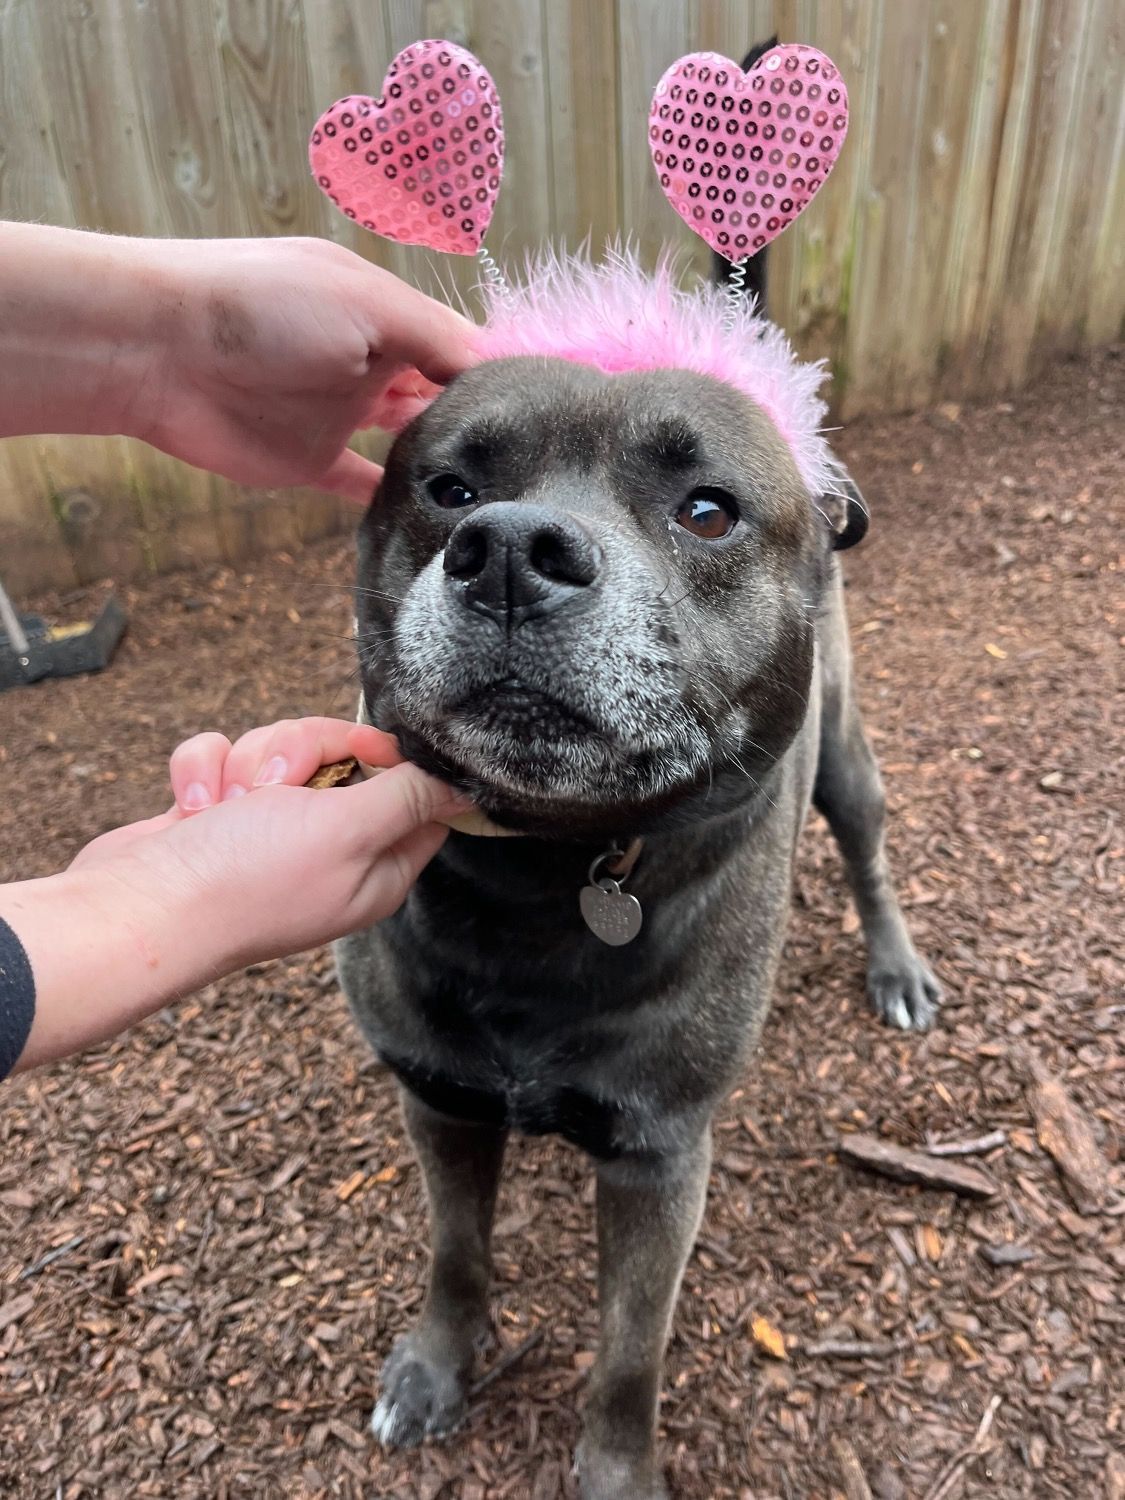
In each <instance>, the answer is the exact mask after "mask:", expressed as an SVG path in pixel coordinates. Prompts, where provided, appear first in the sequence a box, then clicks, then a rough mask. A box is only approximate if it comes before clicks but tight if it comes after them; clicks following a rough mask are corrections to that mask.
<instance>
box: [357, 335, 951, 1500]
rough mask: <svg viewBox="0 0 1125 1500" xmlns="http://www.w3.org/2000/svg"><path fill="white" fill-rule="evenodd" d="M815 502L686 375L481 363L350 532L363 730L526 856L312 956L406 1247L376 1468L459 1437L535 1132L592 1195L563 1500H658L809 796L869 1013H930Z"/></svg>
mask: <svg viewBox="0 0 1125 1500" xmlns="http://www.w3.org/2000/svg"><path fill="white" fill-rule="evenodd" d="M840 491H841V492H840V493H839V494H831V495H813V496H811V495H810V494H809V491H808V489H807V487H806V485H805V483H804V482H803V481H802V479H801V477H800V473H799V472H798V468H797V466H796V462H795V459H794V457H793V454H792V453H791V451H790V449H789V447H788V446H787V444H786V442H785V441H783V439H782V437H781V435H780V434H779V431H778V429H777V427H776V426H775V425H774V424H773V423H772V422H771V421H770V420H769V419H768V418H767V416H766V415H765V413H764V412H763V411H762V410H761V409H759V408H758V407H757V406H755V405H754V404H753V403H752V402H751V401H750V400H748V399H747V398H746V397H745V396H744V395H742V394H741V393H740V392H738V391H736V390H735V389H733V388H732V387H731V386H729V385H726V384H724V383H722V382H721V381H719V380H716V379H714V378H712V377H710V376H707V375H703V374H698V373H692V372H689V371H686V370H663V369H661V370H641V371H633V372H630V373H619V374H612V375H607V374H602V373H601V372H600V371H599V370H597V369H594V368H591V367H589V366H585V365H582V364H578V363H570V362H567V361H564V360H561V359H552V358H540V357H530V356H519V357H512V358H500V359H495V360H490V361H488V362H486V363H482V364H480V365H478V366H476V367H475V368H473V369H471V370H469V371H467V372H466V373H465V374H462V375H460V376H458V377H457V379H455V380H454V381H453V382H452V383H451V384H450V385H449V386H448V387H447V389H446V390H445V391H444V392H443V393H442V394H441V395H440V396H439V397H438V399H437V400H436V401H434V403H433V404H432V405H431V406H430V407H429V408H428V409H427V410H426V411H425V412H423V413H422V415H421V416H419V417H418V418H417V419H416V420H415V421H414V422H413V423H412V424H411V425H410V426H409V427H407V428H406V429H405V431H403V432H402V433H401V435H400V436H399V437H398V438H397V439H396V441H395V443H394V445H393V447H392V449H391V452H390V454H389V456H388V460H387V465H386V472H385V478H384V481H383V485H382V488H381V491H380V493H379V496H378V500H377V503H375V504H373V505H372V507H371V508H370V509H369V510H368V512H367V514H366V516H365V518H364V520H363V522H362V524H361V528H360V536H359V571H358V589H357V595H356V598H357V635H358V643H359V654H360V669H361V680H362V693H363V711H364V716H365V717H366V718H367V719H368V720H369V721H370V722H371V723H374V724H376V725H378V726H379V727H380V728H382V729H385V730H387V731H390V732H391V733H393V734H395V735H396V736H397V737H398V739H399V742H400V744H401V746H402V748H403V751H404V753H405V754H406V755H407V757H408V758H409V759H411V760H413V761H415V762H416V763H417V764H419V765H420V766H422V767H423V768H424V769H426V770H428V771H430V772H432V773H434V774H436V775H438V776H440V777H442V778H444V779H445V780H446V781H448V782H450V783H451V784H452V785H454V786H456V787H458V788H460V789H462V790H463V791H465V792H467V793H468V794H470V796H471V797H472V798H473V800H474V802H475V803H476V805H477V806H478V807H479V808H480V809H481V810H482V811H483V812H484V813H485V814H486V815H487V817H488V818H489V819H490V820H491V821H492V823H493V824H494V825H496V826H497V827H499V828H502V829H504V830H507V831H509V832H517V833H519V834H521V835H523V836H522V837H510V838H499V837H493V838H489V837H469V836H465V835H462V834H459V833H452V834H451V835H450V837H449V839H448V841H447V843H446V844H445V846H444V847H443V849H442V850H441V852H440V853H439V854H438V856H437V857H436V858H435V859H434V860H433V862H432V863H431V864H430V865H429V866H428V867H427V869H426V870H425V871H424V873H423V874H422V876H421V878H420V879H419V880H418V882H417V885H416V886H415V888H414V889H413V891H412V892H411V894H410V896H409V898H408V899H407V901H406V903H405V905H404V906H403V907H402V909H401V910H400V911H399V912H398V914H397V915H396V916H394V917H393V918H392V919H390V920H389V921H386V922H384V923H382V924H381V925H380V926H379V927H377V928H374V929H372V930H371V931H368V932H363V933H358V934H356V935H354V936H352V937H350V938H347V939H345V940H344V941H343V942H342V943H341V944H340V945H339V947H338V950H337V962H338V968H339V973H340V977H341V981H342V983H343V986H344V989H345V992H346V994H347V996H348V998H349V1002H350V1004H351V1006H352V1008H353V1010H354V1013H355V1015H356V1017H357V1019H358V1021H359V1024H360V1026H361V1028H362V1030H363V1032H364V1033H365V1035H366V1036H367V1038H368V1039H369V1040H370V1042H371V1044H372V1045H373V1047H374V1048H375V1049H376V1051H377V1052H378V1054H379V1055H380V1057H381V1058H382V1059H383V1060H384V1061H385V1062H386V1064H387V1065H388V1066H389V1067H390V1068H391V1069H392V1070H393V1072H394V1073H395V1074H396V1075H397V1076H398V1079H399V1080H400V1082H401V1085H402V1098H403V1106H404V1112H405V1117H406V1122H407V1125H408V1128H409V1133H410V1136H411V1139H412V1141H413V1144H414V1147H415V1149H416V1152H417V1155H418V1159H419V1161H420V1163H421V1166H422V1170H423V1174H424V1177H425V1183H426V1188H427V1195H428V1201H429V1210H430V1219H431V1233H432V1243H433V1261H432V1267H431V1273H430V1280H429V1287H428V1291H427V1295H426V1299H425V1303H424V1307H423V1310H422V1313H421V1317H420V1319H419V1321H418V1323H417V1325H416V1326H415V1327H414V1329H413V1331H411V1332H410V1333H408V1334H406V1335H405V1336H404V1337H403V1338H401V1339H400V1340H399V1341H398V1343H397V1344H396V1345H395V1347H394V1349H393V1351H392V1352H391V1354H390V1357H389V1359H388V1361H387V1364H386V1366H385V1368H384V1371H383V1378H382V1394H381V1396H380V1398H379V1401H378V1404H377V1406H376V1408H375V1411H374V1415H373V1418H372V1426H373V1430H374V1432H375V1434H376V1435H377V1437H378V1438H380V1439H381V1440H382V1441H383V1442H384V1443H386V1444H388V1445H398V1444H409V1443H414V1442H417V1441H419V1440H421V1439H422V1438H423V1437H425V1436H427V1435H440V1434H442V1433H445V1432H448V1431H450V1430H451V1429H453V1428H454V1427H455V1426H456V1425H457V1423H458V1421H459V1420H460V1419H461V1418H462V1416H463V1415H464V1412H465V1409H466V1392H467V1388H468V1383H469V1378H470V1371H471V1367H472V1363H473V1359H474V1351H475V1349H476V1347H477V1345H478V1342H479V1340H480V1339H481V1337H482V1336H483V1335H484V1334H485V1332H486V1328H487V1323H488V1287H489V1234H490V1226H491V1221H492V1215H493V1208H494V1204H495V1200H496V1192H497V1184H498V1181H499V1178H500V1173H501V1167H502V1163H503V1157H504V1147H505V1140H506V1137H507V1134H508V1132H509V1131H511V1130H517V1131H522V1132H525V1133H528V1134H544V1133H552V1134H557V1135H561V1136H562V1137H564V1138H565V1139H566V1140H567V1141H569V1142H572V1143H573V1144H574V1145H576V1146H578V1147H579V1148H580V1149H581V1150H583V1151H584V1152H586V1153H587V1154H588V1155H589V1157H590V1158H591V1159H592V1161H593V1164H594V1169H595V1171H596V1174H597V1215H598V1246H599V1272H598V1274H599V1301H600V1310H601V1337H600V1348H599V1351H598V1355H597V1360H596V1363H595V1365H594V1366H593V1369H592V1372H591V1376H590V1381H589V1391H588V1397H587V1401H586V1407H585V1415H584V1425H583V1432H582V1437H581V1442H580V1444H579V1448H578V1455H577V1464H578V1471H579V1474H580V1483H581V1489H582V1495H583V1497H584V1500H658V1497H665V1496H667V1494H668V1490H667V1488H666V1485H665V1481H664V1478H663V1476H662V1473H661V1468H660V1463H659V1459H658V1453H657V1445H656V1423H657V1403H658V1397H659V1390H660V1384H661V1374H662V1364H663V1357H664V1349H665V1343H666V1341H667V1338H668V1333H669V1326H670V1322H671V1318H672V1312H673V1307H674V1304H675V1301H676V1297H677V1294H678V1290H679V1285H680V1280H681V1276H682V1273H683V1270H684V1265H685V1262H686V1260H687V1257H688V1255H689V1253H690V1250H691V1247H692V1243H693V1240H694V1238H695V1235H696V1231H697V1229H698V1226H699V1222H700V1217H701V1214H702V1212H703V1204H704V1197H705V1194H706V1188H707V1181H708V1174H709V1167H710V1154H711V1152H710V1125H711V1118H712V1114H713V1112H714V1110H715V1108H716V1105H717V1103H718V1102H719V1101H720V1100H721V1099H722V1098H723V1097H724V1095H725V1094H726V1093H727V1092H728V1091H729V1090H730V1089H731V1088H732V1086H734V1085H735V1083H736V1082H737V1081H738V1080H739V1079H740V1078H741V1076H742V1074H743V1069H744V1067H745V1065H746V1063H747V1060H748V1058H749V1055H750V1053H751V1051H752V1050H753V1048H754V1046H755V1044H756V1042H757V1039H758V1036H759V1033H760V1031H761V1027H762V1024H763V1022H764V1020H765V1017H766V1013H767V1011H768V1008H769V1003H770V996H771V992H772V990H773V986H774V980H775V975H776V970H777V965H778V958H779V954H780V952H781V947H782V939H783V935H784V931H785V925H786V919H787V913H788V908H789V904H790V887H791V882H792V874H793V862H794V852H795V850H796V847H797V841H798V837H799V835H800V832H801V828H802V825H803V823H804V821H805V818H806V815H807V812H808V809H809V806H810V804H815V806H816V807H817V808H818V809H819V810H820V811H821V812H822V813H823V814H824V815H825V817H826V818H827V820H828V822H829V824H830V825H831V828H832V830H833V832H834V834H835V836H836V838H837V840H838V842H839V845H840V848H841V850H842V853H843V857H844V860H845V863H846V866H847V872H848V875H849V878H850V882H851V886H852V889H853V891H854V894H855V899H856V903H857V906H858V910H859V914H860V917H861V919H862V924H863V931H864V935H865V938H866V943H867V948H868V954H869V967H868V990H869V993H870V997H871V1001H872V1003H873V1005H874V1007H875V1009H876V1010H877V1011H878V1012H879V1014H880V1015H881V1016H882V1017H883V1018H884V1019H885V1020H886V1021H888V1022H889V1023H891V1024H893V1025H895V1026H899V1027H903V1028H918V1029H921V1028H924V1027H926V1026H928V1025H929V1024H930V1023H931V1021H932V1020H933V1018H934V1014H935V1008H936V1005H937V1003H938V1000H939V995H940V991H939V986H938V983H937V981H936V979H935V978H934V976H933V974H932V973H931V972H930V970H929V968H928V967H927V966H926V964H925V963H924V962H923V961H922V959H921V958H920V957H919V956H918V954H917V953H916V952H915V949H914V946H913V944H912V942H911V939H910V936H909V934H908V932H907V929H906V926H905V923H904V920H903V917H902V914H901V911H900V909H899V905H898V902H897V900H896V896H895V892H894V889H893V885H892V882H891V877H890V874H889V871H888V865H887V860H886V856H885V853H884V838H883V824H884V798H883V792H882V788H881V783H880V778H879V774H878V770H877V767H876V764H875V760H874V757H873V755H872V752H871V748H870V746H869V744H868V741H867V739H866V737H865V734H864V730H863V725H862V722H861V719H860V715H859V710H858V708H857V706H856V699H855V693H854V688H853V683H852V673H851V665H850V656H849V646H848V634H847V623H846V619H845V613H844V599H843V588H842V582H841V576H840V566H839V561H838V559H837V555H836V554H837V552H838V551H840V550H843V549H844V548H846V547H848V546H850V545H852V544H853V543H854V542H856V541H858V540H859V539H860V538H861V537H862V535H863V533H864V531H865V530H866V526H867V511H866V507H865V506H864V504H863V500H862V497H861V496H860V494H859V491H858V490H857V489H856V488H855V486H854V485H851V484H850V483H849V484H846V485H841V486H840ZM584 913H585V914H586V916H587V919H588V922H589V925H587V921H584ZM638 923H639V924H640V926H639V930H638ZM591 928H592V929H593V930H590V929H591ZM599 936H600V937H601V938H602V939H605V940H604V941H600V940H599ZM628 937H631V938H632V941H628V942H626V941H623V939H625V938H628Z"/></svg>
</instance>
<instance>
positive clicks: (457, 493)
mask: <svg viewBox="0 0 1125 1500" xmlns="http://www.w3.org/2000/svg"><path fill="white" fill-rule="evenodd" d="M426 488H427V489H428V490H429V492H430V499H431V500H433V501H434V503H435V504H437V505H440V506H441V507H442V508H443V509H444V510H458V509H460V507H461V506H463V505H475V504H476V499H477V497H476V492H475V490H471V489H470V488H469V486H468V485H467V484H465V483H464V481H463V480H460V479H458V478H457V475H456V474H439V475H438V476H437V478H436V479H431V480H430V482H429V483H428V484H427V486H426Z"/></svg>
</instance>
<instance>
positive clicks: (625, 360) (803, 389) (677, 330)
mask: <svg viewBox="0 0 1125 1500" xmlns="http://www.w3.org/2000/svg"><path fill="white" fill-rule="evenodd" d="M486 296H487V299H488V304H489V306H488V321H487V322H486V324H485V326H484V328H483V329H482V330H481V335H480V338H479V340H478V342H477V347H478V349H479V351H480V353H481V354H482V355H483V356H484V358H485V359H506V358H508V357H509V356H511V355H516V354H540V355H548V356H550V357H552V358H554V359H566V360H571V361H573V362H574V363H576V364H583V365H592V366H593V367H594V368H595V369H597V370H603V371H604V372H605V373H606V374H607V375H618V374H622V373H624V372H625V371H628V370H693V371H695V372H696V374H699V375H710V376H712V377H713V378H714V379H716V380H721V381H724V382H725V383H726V384H727V385H731V386H733V387H734V388H735V390H737V391H741V392H742V394H743V395H745V396H749V398H750V399H751V401H754V402H756V403H757V405H758V406H760V407H761V408H762V410H763V411H764V412H765V413H766V415H767V416H768V417H769V418H770V420H771V421H772V422H773V423H774V425H775V427H776V428H777V430H778V432H780V434H781V436H782V437H783V438H784V439H785V442H786V443H787V444H788V446H789V449H790V452H791V453H792V454H793V458H794V460H795V462H796V465H797V468H798V471H799V472H800V475H801V478H802V479H803V480H804V482H805V484H806V485H807V486H808V488H809V492H810V494H813V495H823V494H827V493H830V492H831V491H833V490H834V489H836V488H837V478H836V474H837V467H836V463H835V460H834V459H833V457H832V454H831V452H830V450H829V447H828V444H827V442H826V441H825V439H824V438H823V437H822V436H821V432H820V424H821V422H822V420H823V418H824V415H825V412H826V411H827V407H826V405H825V403H824V401H823V400H822V399H821V398H820V396H819V395H818V394H817V392H818V391H819V389H820V387H821V385H822V383H823V381H824V378H825V371H824V365H823V361H820V362H818V363H816V364H805V363H802V362H801V361H800V360H799V359H798V358H797V357H796V355H795V354H794V353H793V349H792V347H791V346H790V343H789V340H788V339H787V338H786V337H785V335H784V333H782V331H781V329H780V328H778V327H777V325H776V324H774V323H770V322H769V321H768V320H767V319H765V318H762V317H759V316H758V314H757V313H756V312H755V310H754V305H753V303H752V302H751V301H750V300H749V299H748V298H740V299H739V301H738V304H737V306H736V307H735V309H734V314H733V320H732V314H731V306H730V299H729V297H728V296H727V293H726V291H725V289H724V288H722V287H718V286H702V287H699V288H698V289H696V290H694V291H685V290H684V289H683V288H682V287H680V286H678V285H677V284H676V281H675V278H674V276H673V268H672V262H671V258H670V257H669V256H667V255H665V256H664V257H662V258H661V260H660V262H659V264H658V265H657V268H656V271H655V272H654V273H653V274H652V275H648V274H647V273H646V272H645V271H643V270H642V269H641V266H640V264H639V262H638V260H637V257H636V255H635V254H634V253H633V252H631V251H623V250H611V251H610V252H609V254H608V255H607V257H606V259H605V260H604V261H602V262H601V263H600V264H597V265H595V264H593V263H592V262H590V261H588V260H583V259H580V258H579V257H577V256H575V257H570V258H567V259H560V258H559V257H558V256H557V255H554V254H552V253H550V252H547V253H546V254H544V255H542V256H541V257H539V258H538V259H537V260H535V261H533V262H532V263H530V264H529V266H528V268H527V275H526V279H525V280H524V281H523V282H522V284H517V285H515V286H513V287H511V288H510V289H508V291H507V292H501V291H498V290H494V289H492V288H487V289H486Z"/></svg>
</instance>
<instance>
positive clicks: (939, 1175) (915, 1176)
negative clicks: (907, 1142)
mask: <svg viewBox="0 0 1125 1500" xmlns="http://www.w3.org/2000/svg"><path fill="white" fill-rule="evenodd" d="M839 1152H840V1155H841V1156H842V1157H844V1158H845V1159H846V1160H847V1161H850V1162H854V1163H855V1164H856V1165H857V1166H860V1167H867V1168H868V1169H869V1170H870V1171H872V1172H878V1173H880V1174H881V1175H882V1176H884V1177H892V1178H894V1179H895V1181H896V1182H916V1183H919V1184H920V1185H921V1186H922V1187H930V1188H946V1189H948V1190H949V1191H950V1192H954V1193H960V1194H961V1195H962V1196H963V1197H966V1198H993V1197H995V1196H996V1191H997V1189H996V1184H995V1183H994V1182H993V1180H992V1178H991V1177H989V1176H987V1174H986V1173H984V1172H982V1171H981V1170H980V1169H979V1168H978V1167H967V1166H965V1165H964V1163H963V1162H958V1161H950V1160H947V1159H945V1158H943V1157H933V1156H928V1155H927V1154H926V1152H924V1151H914V1150H911V1148H910V1147H908V1146H898V1145H896V1144H895V1143H894V1142H893V1141H884V1140H881V1139H879V1137H877V1136H873V1135H845V1136H841V1137H840V1144H839Z"/></svg>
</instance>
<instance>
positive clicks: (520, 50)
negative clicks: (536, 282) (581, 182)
mask: <svg viewBox="0 0 1125 1500" xmlns="http://www.w3.org/2000/svg"><path fill="white" fill-rule="evenodd" d="M469 35H470V42H469V46H470V50H471V51H473V52H475V53H476V54H477V55H478V56H479V57H480V58H481V60H482V62H484V64H485V66H486V67H487V68H488V70H489V71H490V72H491V74H492V76H493V78H494V79H495V80H496V87H497V88H498V89H499V91H500V102H501V105H502V107H503V110H504V135H505V139H506V141H507V142H508V143H509V150H508V152H507V154H506V156H505V161H504V181H503V186H502V188H501V192H500V197H499V201H498V202H497V204H496V214H495V217H494V218H493V221H492V227H491V229H490V230H489V235H488V242H489V245H490V246H491V248H492V250H493V253H494V254H500V253H502V254H503V255H504V256H505V257H506V258H509V259H512V260H522V258H523V255H524V253H525V252H526V251H527V250H533V249H536V248H538V247H539V246H540V245H542V244H544V243H545V242H546V240H547V238H548V236H549V234H550V229H551V173H550V163H549V160H548V154H547V114H548V105H547V70H546V43H545V36H544V30H543V14H542V8H541V5H540V0H478V3H476V4H474V6H473V10H472V25H471V29H470V33H469Z"/></svg>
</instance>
